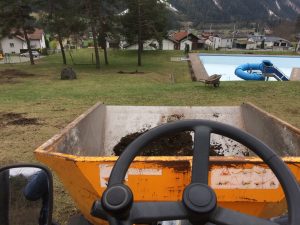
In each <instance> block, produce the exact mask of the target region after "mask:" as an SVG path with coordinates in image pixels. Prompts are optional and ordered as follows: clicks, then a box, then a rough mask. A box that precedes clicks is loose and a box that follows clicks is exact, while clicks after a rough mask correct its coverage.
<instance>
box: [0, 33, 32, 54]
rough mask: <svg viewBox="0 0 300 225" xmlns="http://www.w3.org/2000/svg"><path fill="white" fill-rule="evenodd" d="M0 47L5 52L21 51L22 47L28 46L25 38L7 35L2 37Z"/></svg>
mask: <svg viewBox="0 0 300 225" xmlns="http://www.w3.org/2000/svg"><path fill="white" fill-rule="evenodd" d="M0 45H1V46H0V47H1V49H2V51H3V53H4V54H5V53H17V54H19V53H20V49H24V48H26V46H27V45H26V42H25V39H24V38H22V37H21V36H18V35H16V36H7V37H4V38H2V39H1V41H0Z"/></svg>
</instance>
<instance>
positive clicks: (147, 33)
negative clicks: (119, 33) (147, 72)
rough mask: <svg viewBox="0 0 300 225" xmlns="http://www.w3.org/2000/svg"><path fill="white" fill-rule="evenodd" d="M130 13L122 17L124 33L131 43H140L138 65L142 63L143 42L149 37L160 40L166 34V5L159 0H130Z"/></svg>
mask: <svg viewBox="0 0 300 225" xmlns="http://www.w3.org/2000/svg"><path fill="white" fill-rule="evenodd" d="M126 3H127V4H126V5H127V8H128V13H126V14H125V15H124V16H123V18H122V19H121V21H122V25H123V34H124V36H125V37H126V39H127V41H128V42H129V43H138V66H141V65H142V51H143V44H144V42H145V41H146V40H148V39H156V40H157V41H158V42H160V41H161V40H162V37H163V36H164V35H165V34H166V25H167V18H166V6H165V4H164V3H163V2H161V1H157V0H147V1H144V0H128V1H126Z"/></svg>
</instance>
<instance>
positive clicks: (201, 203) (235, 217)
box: [91, 120, 300, 225]
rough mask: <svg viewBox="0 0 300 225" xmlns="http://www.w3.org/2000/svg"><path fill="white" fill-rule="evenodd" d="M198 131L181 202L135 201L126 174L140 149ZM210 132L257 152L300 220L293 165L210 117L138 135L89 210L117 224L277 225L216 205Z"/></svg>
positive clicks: (291, 216)
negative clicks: (163, 138) (168, 136)
mask: <svg viewBox="0 0 300 225" xmlns="http://www.w3.org/2000/svg"><path fill="white" fill-rule="evenodd" d="M182 131H194V149H193V151H194V153H193V164H192V179H191V183H190V184H189V185H188V186H187V187H186V188H185V190H184V192H183V196H182V201H180V202H133V194H132V192H131V190H130V188H129V187H128V186H126V185H124V184H123V181H124V178H125V175H126V172H127V170H128V168H129V166H130V164H131V162H132V161H133V160H134V158H135V157H136V155H137V154H138V153H139V151H140V150H141V149H142V148H143V147H144V146H146V145H147V144H148V143H150V142H151V141H152V140H154V139H155V138H158V137H161V136H163V135H165V134H170V133H176V132H182ZM211 133H215V134H219V135H223V136H226V137H229V138H231V139H233V140H235V141H237V142H240V143H241V144H243V145H245V146H246V147H248V148H249V149H250V150H252V151H253V152H254V153H255V154H257V155H258V156H259V157H260V158H261V159H262V160H263V161H264V162H265V163H266V164H267V165H268V166H269V167H270V168H271V170H272V171H273V172H274V174H275V175H276V177H277V179H278V180H279V182H280V184H281V186H282V188H283V191H284V193H285V196H286V200H287V205H288V221H289V223H288V224H289V225H299V224H300V187H299V185H298V183H297V181H296V179H295V177H294V176H293V174H292V172H291V171H290V169H289V168H288V167H287V166H286V165H285V163H284V162H283V161H282V160H281V158H280V157H279V156H278V155H277V154H276V153H275V152H274V151H273V150H272V149H270V148H269V147H268V146H266V145H265V144H264V143H262V142H261V141H260V140H258V139H257V138H255V137H253V136H252V135H250V134H248V133H246V132H244V131H242V130H239V129H237V128H235V127H232V126H229V125H226V124H222V123H219V122H214V121H208V120H181V121H176V122H172V123H168V124H164V125H161V126H158V127H156V128H153V129H151V130H149V131H148V132H146V133H144V134H143V135H141V136H139V137H138V138H137V139H135V140H134V141H133V142H132V143H131V144H130V145H129V146H128V147H127V148H126V149H125V151H124V152H123V154H122V155H121V156H120V157H119V159H118V160H117V162H116V164H115V165H114V168H113V170H112V173H111V175H110V178H109V182H108V187H107V189H106V190H105V191H104V193H103V195H102V198H101V201H100V200H98V201H95V203H94V205H93V207H92V211H91V214H92V215H93V216H96V217H99V218H102V219H106V220H108V221H109V224H110V225H114V224H136V223H137V224H139V223H143V224H145V223H146V224H147V223H152V222H156V221H166V220H185V219H187V220H189V221H190V222H191V223H192V224H197V225H202V224H203V225H213V224H216V225H276V224H277V223H276V222H272V221H270V220H266V219H261V218H258V217H254V216H250V215H246V214H243V213H240V212H237V211H233V210H230V209H225V208H222V207H219V206H217V197H216V194H215V192H214V190H213V189H212V188H211V187H209V186H208V172H209V149H210V136H211Z"/></svg>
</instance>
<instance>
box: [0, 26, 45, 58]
mask: <svg viewBox="0 0 300 225" xmlns="http://www.w3.org/2000/svg"><path fill="white" fill-rule="evenodd" d="M28 37H29V40H30V47H31V48H32V49H43V48H46V42H45V35H44V31H43V30H41V29H35V31H34V32H33V33H32V34H28ZM0 47H1V49H2V51H3V53H4V54H5V53H16V54H19V53H20V50H21V49H28V47H27V43H26V40H25V37H24V36H21V35H10V36H7V37H3V38H2V39H1V40H0Z"/></svg>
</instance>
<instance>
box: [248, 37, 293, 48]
mask: <svg viewBox="0 0 300 225" xmlns="http://www.w3.org/2000/svg"><path fill="white" fill-rule="evenodd" d="M248 41H250V42H255V43H256V47H257V48H261V47H262V46H261V45H262V43H263V42H264V48H266V49H271V48H283V49H284V48H289V47H290V46H291V42H289V41H288V40H285V39H283V38H280V37H272V36H264V35H252V36H250V37H249V39H248Z"/></svg>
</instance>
